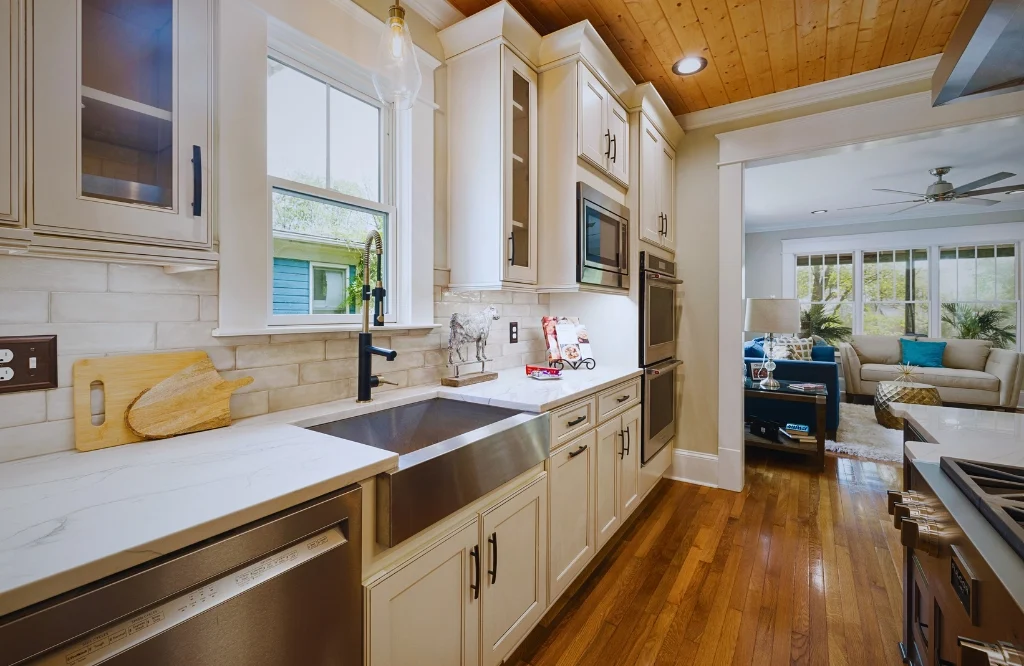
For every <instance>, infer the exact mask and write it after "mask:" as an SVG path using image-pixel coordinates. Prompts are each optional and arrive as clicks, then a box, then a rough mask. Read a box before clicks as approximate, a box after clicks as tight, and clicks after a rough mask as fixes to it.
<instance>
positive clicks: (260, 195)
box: [213, 0, 441, 337]
mask: <svg viewBox="0 0 1024 666" xmlns="http://www.w3.org/2000/svg"><path fill="white" fill-rule="evenodd" d="M217 29H218V35H217V36H218V39H217V40H216V41H217V43H218V58H217V72H218V73H224V72H230V73H231V75H230V76H227V75H217V76H215V77H214V83H215V91H214V100H215V106H216V107H217V113H216V114H215V119H219V121H218V122H217V123H216V127H215V128H214V132H213V135H214V137H215V141H216V144H217V148H218V150H219V155H220V159H219V160H218V161H217V163H216V165H215V168H216V174H215V176H214V177H215V181H216V182H217V183H218V190H219V194H220V197H219V198H218V201H217V208H218V213H219V216H218V220H219V222H218V224H219V228H218V232H219V239H220V250H221V251H220V257H221V260H220V261H221V263H220V267H221V271H220V289H219V293H220V296H221V298H220V317H219V325H218V327H217V328H216V329H214V331H213V335H214V336H216V337H233V336H249V335H255V336H263V335H267V334H271V335H272V334H279V333H281V334H283V333H320V332H331V331H352V330H359V329H360V328H361V326H360V324H359V323H355V322H353V323H324V322H323V321H322V317H324V316H322V315H318V316H317V321H316V323H313V324H287V325H279V324H278V322H277V321H274V322H273V324H271V323H270V322H271V321H272V320H271V312H272V308H271V307H270V305H269V298H270V297H269V294H268V292H269V289H268V288H267V284H268V283H269V280H270V278H269V274H270V273H271V266H270V262H269V261H268V260H267V259H266V257H267V256H268V254H269V253H270V251H271V250H270V249H269V248H268V244H269V243H270V234H269V225H267V227H268V233H266V234H264V233H258V232H257V233H253V231H254V228H253V225H254V224H255V222H254V221H255V220H260V221H262V220H265V219H267V217H268V215H269V211H268V205H269V203H268V202H269V196H270V195H269V190H270V183H269V182H268V179H267V168H266V167H267V164H266V142H265V137H264V135H265V134H266V113H265V107H264V108H260V106H254V104H259V105H261V106H262V105H264V104H265V100H266V94H267V87H266V67H267V65H266V57H267V54H268V51H269V50H273V51H276V52H278V53H283V54H284V55H286V56H296V55H303V60H304V61H305V62H306V64H307V65H308V66H310V67H313V68H314V69H318V70H319V69H321V68H323V64H322V63H323V62H325V61H331V62H334V63H336V64H338V63H342V64H344V65H345V66H346V67H347V68H348V70H347V71H348V72H349V73H352V74H354V75H356V74H358V73H360V72H361V73H362V76H363V82H364V83H368V82H370V77H369V71H370V70H369V68H370V67H371V66H372V63H373V62H375V57H376V56H375V54H376V47H377V43H378V40H379V36H380V34H381V33H382V32H383V30H384V25H383V23H382V22H381V21H380V20H379V19H377V18H375V17H374V16H372V15H371V14H369V13H368V12H367V11H366V10H364V9H362V8H361V7H359V6H358V5H355V4H354V3H353V2H351V0H329V1H328V2H323V3H314V4H313V5H308V6H307V5H303V6H302V7H301V8H299V7H298V6H297V5H295V4H293V3H276V2H273V3H272V2H269V0H254V2H253V3H227V4H224V5H222V6H221V15H220V21H219V22H218V28H217ZM415 53H416V57H417V60H418V61H419V64H420V69H421V71H422V72H423V79H424V86H423V87H422V88H421V89H420V94H419V96H418V97H417V99H416V102H415V104H414V106H413V108H412V109H409V110H392V116H393V119H392V127H393V129H394V134H393V135H392V142H393V152H394V154H395V155H396V161H395V164H394V169H393V174H394V182H393V183H392V184H391V188H390V189H391V198H392V202H391V204H392V205H393V206H394V208H395V210H394V211H393V213H392V214H393V215H394V217H395V219H396V221H397V232H396V233H395V234H392V237H393V239H394V240H395V241H396V243H397V247H392V248H389V249H387V250H385V251H386V252H390V255H389V256H387V257H386V259H387V261H388V262H389V264H390V265H391V266H392V267H393V270H392V271H391V275H390V277H391V278H392V279H393V280H394V283H393V284H394V286H393V287H391V291H390V295H392V296H395V297H396V298H397V302H398V307H397V308H395V307H392V309H393V310H397V312H395V317H396V321H395V322H394V323H387V324H385V326H384V327H382V328H383V329H385V330H386V329H401V330H410V329H430V328H435V323H434V312H433V268H434V267H433V263H434V260H433V247H434V246H433V237H434V236H433V235H434V208H435V206H434V195H435V192H434V189H435V185H434V181H435V177H434V176H435V158H436V156H435V150H434V145H435V139H434V134H435V113H436V112H437V111H438V108H439V107H438V105H437V104H435V103H434V94H433V93H434V86H433V85H432V81H433V80H434V70H435V69H436V68H437V67H439V66H440V64H441V63H440V62H439V61H437V60H436V59H434V58H432V57H431V56H430V55H429V54H427V53H426V52H424V51H423V50H422V49H420V48H419V47H417V48H416V49H415ZM305 55H309V56H310V58H309V59H306V58H305ZM339 76H340V73H336V75H335V76H334V77H332V78H335V79H337V78H339ZM342 78H345V79H346V80H353V81H355V79H349V78H348V76H345V77H342ZM355 87H356V88H357V89H359V88H360V87H361V86H359V85H356V86H355Z"/></svg>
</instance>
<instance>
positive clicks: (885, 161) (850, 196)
mask: <svg viewBox="0 0 1024 666" xmlns="http://www.w3.org/2000/svg"><path fill="white" fill-rule="evenodd" d="M940 166H951V167H953V170H952V171H951V172H950V173H949V174H948V175H947V176H946V177H945V179H946V180H947V181H949V182H951V183H953V184H954V185H956V186H958V185H963V184H966V183H969V182H972V181H975V180H978V179H979V178H984V177H985V176H988V175H990V174H993V173H996V172H998V171H1009V172H1010V173H1015V174H1017V175H1016V176H1015V177H1013V178H1007V179H1006V180H1003V181H1000V182H997V183H993V184H991V185H986V186H985V187H986V188H988V187H1002V186H1005V185H1017V184H1022V189H1024V126H1022V125H1021V124H1019V123H1007V122H993V123H986V124H984V125H976V126H973V127H970V128H959V129H958V130H957V131H955V132H951V133H945V134H941V135H939V136H934V135H933V136H927V137H924V138H915V139H913V140H908V141H903V142H898V143H892V142H887V143H883V144H882V145H874V146H866V145H862V146H853V147H848V148H845V149H843V150H842V151H840V152H835V153H833V154H828V155H823V156H820V157H811V158H805V159H797V160H793V161H788V162H782V163H778V164H769V165H766V166H755V167H750V168H748V169H747V170H746V172H745V173H744V185H743V187H744V203H743V208H744V215H745V220H744V221H745V225H746V232H747V233H751V232H757V231H769V230H774V229H797V228H805V227H818V226H835V225H848V224H858V223H863V222H877V221H880V220H898V219H908V218H926V217H939V216H945V215H972V214H981V213H997V212H1006V211H1013V210H1024V193H1019V194H1012V195H1006V194H1000V195H991V196H985V197H984V198H986V199H997V200H999V201H1001V203H999V204H998V205H994V206H970V205H966V204H956V203H931V204H927V205H924V206H918V207H917V208H914V209H912V210H908V211H906V212H905V213H897V214H892V213H893V212H894V211H899V210H900V209H902V208H906V207H907V206H910V205H912V204H909V203H906V204H898V203H889V202H900V201H906V200H908V199H914V198H915V197H911V196H903V195H899V194H891V193H887V192H874V191H872V190H873V188H878V187H884V188H888V189H893V190H905V191H907V192H921V193H924V191H925V189H926V188H927V187H928V186H929V185H930V184H931V183H933V182H934V181H935V178H934V176H932V175H930V174H929V173H928V169H931V168H933V167H940ZM867 204H887V205H883V206H878V207H876V208H863V209H860V210H844V211H840V210H836V209H838V208H847V207H850V206H864V205H867ZM819 209H825V210H828V212H827V213H824V214H818V215H811V211H812V210H819Z"/></svg>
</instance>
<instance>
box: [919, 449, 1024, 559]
mask: <svg viewBox="0 0 1024 666" xmlns="http://www.w3.org/2000/svg"><path fill="white" fill-rule="evenodd" d="M939 463H940V465H941V467H942V471H943V472H945V473H946V476H948V477H949V478H950V479H952V480H953V483H955V484H956V486H957V487H958V488H959V489H960V490H961V491H962V492H963V493H964V495H966V496H967V497H968V498H969V499H970V500H971V502H972V503H973V504H974V505H975V506H976V507H978V510H979V511H981V513H982V514H983V515H984V516H985V518H987V519H988V521H989V522H990V523H992V526H993V527H995V528H996V531H998V532H999V534H1000V535H1001V536H1002V537H1003V538H1004V539H1005V540H1006V542H1007V543H1008V544H1009V545H1010V547H1011V548H1013V549H1014V550H1015V551H1016V552H1017V554H1018V555H1020V556H1021V558H1024V467H1011V466H1009V465H997V464H994V463H981V462H973V461H970V460H959V459H957V458H941V459H940V460H939Z"/></svg>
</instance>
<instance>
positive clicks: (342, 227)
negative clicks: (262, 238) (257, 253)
mask: <svg viewBox="0 0 1024 666" xmlns="http://www.w3.org/2000/svg"><path fill="white" fill-rule="evenodd" d="M391 134H392V131H391V113H390V109H389V108H388V107H386V106H384V105H382V104H381V103H380V102H379V101H378V100H377V99H376V98H374V97H373V96H372V94H370V93H368V92H366V91H361V90H359V89H357V88H355V87H353V86H351V85H347V84H346V83H345V82H343V81H340V80H338V79H336V78H332V77H329V76H326V75H325V74H323V73H321V72H318V71H317V70H315V69H312V68H309V67H305V66H303V65H302V64H300V63H298V62H297V61H294V60H291V59H289V58H287V57H285V56H283V55H281V54H277V53H273V54H271V55H270V56H269V57H268V58H267V177H268V182H269V185H270V218H271V219H270V222H271V224H270V229H271V239H272V256H271V258H270V261H271V281H272V287H271V294H270V300H271V314H272V323H274V324H313V323H318V324H319V323H355V322H357V321H358V320H359V314H358V313H359V312H360V310H361V307H362V301H361V292H360V288H361V284H362V275H363V247H364V242H365V239H366V236H367V234H368V233H369V232H371V231H373V230H376V231H377V232H379V233H380V235H381V237H382V238H383V240H384V244H385V260H384V261H385V263H384V266H383V273H384V279H385V287H387V290H388V296H387V298H386V299H385V321H391V322H393V321H395V318H394V316H393V312H394V311H395V306H396V304H395V303H394V299H395V289H394V284H393V282H394V280H393V272H394V271H392V270H389V268H390V267H389V266H388V260H389V258H390V257H394V256H395V254H394V252H393V251H390V250H391V249H392V248H394V247H395V244H396V241H395V227H396V224H395V217H396V216H395V208H394V206H393V205H392V194H391V183H392V180H393V179H392V177H391V173H392V164H393V161H394V160H393V159H391V140H390V137H391ZM370 268H371V271H373V272H374V274H375V272H376V254H374V253H371V266H370Z"/></svg>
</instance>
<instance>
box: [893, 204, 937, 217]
mask: <svg viewBox="0 0 1024 666" xmlns="http://www.w3.org/2000/svg"><path fill="white" fill-rule="evenodd" d="M904 203H906V202H904ZM926 203H928V202H927V201H922V202H921V203H916V204H914V205H913V206H907V207H906V208H900V209H899V210H894V211H893V212H891V213H889V214H890V215H897V214H899V213H902V212H903V211H907V210H910V209H911V208H917V207H918V206H923V205H925V204H926Z"/></svg>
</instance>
